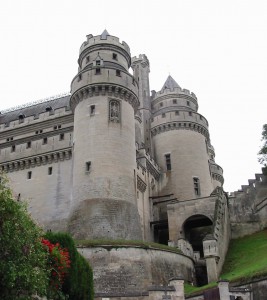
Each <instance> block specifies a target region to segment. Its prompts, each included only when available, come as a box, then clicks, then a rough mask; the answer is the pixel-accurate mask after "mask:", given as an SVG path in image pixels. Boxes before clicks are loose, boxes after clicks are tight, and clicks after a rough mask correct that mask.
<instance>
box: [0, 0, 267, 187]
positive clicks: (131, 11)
mask: <svg viewBox="0 0 267 300" xmlns="http://www.w3.org/2000/svg"><path fill="white" fill-rule="evenodd" d="M105 28H107V30H108V32H109V33H110V34H111V35H115V36H117V37H119V38H120V39H121V40H124V41H126V42H127V43H128V45H129V46H130V48H131V53H132V56H135V55H139V54H143V53H144V54H146V55H147V57H148V58H149V60H150V70H151V72H150V89H151V90H156V91H158V90H160V89H161V88H162V85H163V83H164V82H165V80H166V78H167V76H168V75H169V73H170V74H171V76H172V77H173V78H174V79H175V80H176V81H177V82H178V84H179V85H180V86H181V87H182V88H186V89H189V90H190V91H192V92H194V93H195V94H196V95H197V97H198V102H199V112H200V113H201V114H203V115H204V116H205V117H206V118H207V119H208V121H209V127H210V135H211V142H212V145H213V146H214V147H215V151H216V162H217V163H218V164H219V165H221V166H222V168H223V169H224V177H225V185H224V187H225V190H226V191H229V192H231V191H234V190H237V189H239V188H240V186H241V185H242V184H247V180H248V179H250V178H254V174H255V173H259V172H260V171H261V166H260V164H259V163H258V162H257V152H258V151H259V148H260V145H261V131H262V125H263V124H264V123H267V118H266V111H267V104H266V103H267V82H266V81H267V1H266V0H253V1H252V0H249V1H248V0H224V1H216V0H202V1H199V0H194V1H193V0H176V1H174V0H165V1H158V0H154V1H148V0H147V1H145V0H143V1H139V0H135V1H126V0H124V1H123V0H122V1H119V0H112V1H111V0H106V1H105V0H98V1H89V0H87V1H85V0H75V1H74V0H73V1H70V0H64V1H63V0H53V1H52V0H45V1H43V0H23V1H20V0H13V1H1V2H0V33H1V35H0V38H1V47H0V66H1V69H0V80H1V81H0V82H1V84H0V94H1V101H0V110H3V109H6V108H9V107H12V106H16V105H20V104H24V103H27V102H31V101H34V100H38V99H42V98H47V97H49V96H53V95H56V94H60V93H63V92H69V90H70V82H71V80H72V78H73V77H74V76H75V74H76V73H77V70H78V65H77V59H78V51H79V47H80V45H81V44H82V43H83V41H85V39H86V35H87V34H89V33H92V34H93V35H99V34H101V33H102V31H103V30H104V29H105Z"/></svg>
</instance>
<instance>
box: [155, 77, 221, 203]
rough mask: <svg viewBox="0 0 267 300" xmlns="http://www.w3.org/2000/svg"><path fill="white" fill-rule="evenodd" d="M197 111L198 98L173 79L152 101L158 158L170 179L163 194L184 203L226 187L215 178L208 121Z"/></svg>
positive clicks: (166, 83) (167, 81) (168, 80)
mask: <svg viewBox="0 0 267 300" xmlns="http://www.w3.org/2000/svg"><path fill="white" fill-rule="evenodd" d="M197 111H198V102H197V98H196V96H195V95H194V94H193V93H190V91H189V90H186V89H181V87H180V86H179V85H178V84H177V83H176V82H175V80H174V79H173V78H172V77H171V76H169V77H168V78H167V80H166V82H165V84H164V85H163V87H162V89H161V91H160V92H158V93H155V94H154V96H153V99H152V112H153V118H152V122H151V132H152V138H153V144H154V149H155V157H156V160H157V162H158V164H159V165H160V167H161V168H162V170H163V172H164V173H165V178H166V180H165V182H166V184H165V186H164V187H163V189H162V192H161V193H162V194H171V193H173V194H174V196H175V197H177V198H178V199H180V200H188V199H194V198H198V197H206V196H209V195H210V194H211V192H212V191H213V189H214V185H215V184H218V185H220V186H221V184H222V183H221V182H220V181H216V183H215V184H214V181H213V179H212V174H211V171H212V170H211V167H212V166H211V162H210V155H211V154H210V153H211V150H212V149H213V148H211V147H212V146H210V138H209V131H208V121H207V120H206V119H205V118H204V117H203V116H202V115H201V114H199V113H198V112H197ZM213 162H214V161H213ZM214 165H216V164H215V162H214ZM216 167H217V165H216ZM214 169H215V167H214Z"/></svg>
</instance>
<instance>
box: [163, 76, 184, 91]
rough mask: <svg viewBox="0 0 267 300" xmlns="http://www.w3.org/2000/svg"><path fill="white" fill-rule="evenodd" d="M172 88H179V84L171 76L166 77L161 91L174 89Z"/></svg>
mask: <svg viewBox="0 0 267 300" xmlns="http://www.w3.org/2000/svg"><path fill="white" fill-rule="evenodd" d="M174 88H180V86H179V84H178V83H177V82H176V81H175V80H174V79H173V78H172V77H171V75H169V76H168V78H167V80H166V81H165V83H164V85H163V87H162V89H161V90H165V89H171V90H172V89H174Z"/></svg>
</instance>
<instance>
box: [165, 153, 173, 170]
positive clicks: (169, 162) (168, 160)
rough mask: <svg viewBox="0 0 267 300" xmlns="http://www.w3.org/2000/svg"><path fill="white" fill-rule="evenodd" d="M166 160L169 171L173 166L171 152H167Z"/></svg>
mask: <svg viewBox="0 0 267 300" xmlns="http://www.w3.org/2000/svg"><path fill="white" fill-rule="evenodd" d="M165 161H166V168H167V171H170V170H171V169H172V166H171V155H170V154H165Z"/></svg>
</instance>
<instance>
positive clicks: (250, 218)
mask: <svg viewBox="0 0 267 300" xmlns="http://www.w3.org/2000/svg"><path fill="white" fill-rule="evenodd" d="M248 183H249V184H248V185H242V188H241V190H238V191H236V192H234V193H232V194H231V195H230V196H229V208H230V220H231V230H232V238H238V237H242V236H244V235H249V234H252V233H254V232H257V231H260V230H262V229H263V228H266V226H267V176H265V175H263V174H256V175H255V179H250V180H249V181H248Z"/></svg>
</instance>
